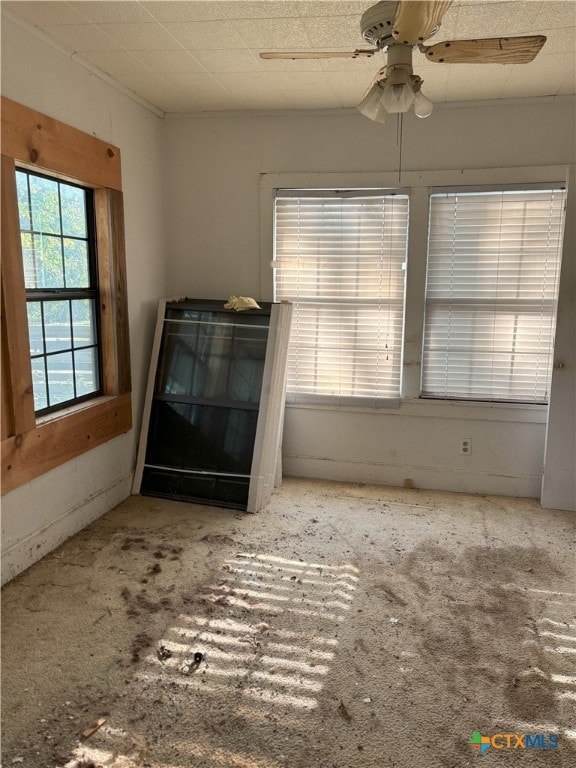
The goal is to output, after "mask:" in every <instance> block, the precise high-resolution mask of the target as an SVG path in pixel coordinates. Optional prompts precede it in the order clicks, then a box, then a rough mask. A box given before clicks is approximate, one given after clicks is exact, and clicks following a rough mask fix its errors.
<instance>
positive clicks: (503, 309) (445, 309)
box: [422, 189, 566, 403]
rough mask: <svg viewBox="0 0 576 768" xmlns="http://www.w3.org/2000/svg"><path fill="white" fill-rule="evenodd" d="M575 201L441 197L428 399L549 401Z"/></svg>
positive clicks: (436, 214)
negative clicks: (568, 209) (568, 223)
mask: <svg viewBox="0 0 576 768" xmlns="http://www.w3.org/2000/svg"><path fill="white" fill-rule="evenodd" d="M565 195H566V193H565V190H563V189H536V190H524V191H498V192H455V193H452V192H450V193H448V194H433V195H432V196H431V198H430V229H429V239H428V267H427V285H426V316H425V317H426V319H425V327H424V350H423V361H422V363H423V375H422V395H423V396H432V397H446V398H459V399H460V398H461V399H472V400H494V401H512V402H527V403H543V402H546V401H547V399H548V392H549V386H550V378H551V373H552V353H553V345H554V329H555V321H556V300H557V293H558V277H559V271H560V259H561V251H562V234H563V224H564V207H565Z"/></svg>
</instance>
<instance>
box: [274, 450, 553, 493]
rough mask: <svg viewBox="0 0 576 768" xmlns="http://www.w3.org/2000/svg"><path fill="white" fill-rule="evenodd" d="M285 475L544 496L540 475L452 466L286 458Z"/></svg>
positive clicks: (427, 488) (455, 490) (461, 490)
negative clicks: (541, 494)
mask: <svg viewBox="0 0 576 768" xmlns="http://www.w3.org/2000/svg"><path fill="white" fill-rule="evenodd" d="M283 472H284V474H285V475H290V476H292V477H309V478H316V479H318V480H340V481H343V482H347V483H374V484H375V485H387V486H391V487H402V486H404V485H405V483H406V482H407V481H409V487H414V488H421V489H423V490H424V489H425V490H430V491H454V492H456V493H482V494H489V495H495V496H515V497H519V498H532V499H534V498H536V499H537V498H539V497H540V485H541V482H542V478H541V476H540V475H512V474H497V473H495V472H488V471H482V470H470V471H466V470H462V469H455V468H450V467H424V466H415V465H410V466H400V465H386V464H377V463H373V464H372V463H368V462H356V461H350V462H348V461H339V460H332V459H325V458H316V457H305V458H304V457H298V456H284V459H283Z"/></svg>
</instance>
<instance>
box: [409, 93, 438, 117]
mask: <svg viewBox="0 0 576 768" xmlns="http://www.w3.org/2000/svg"><path fill="white" fill-rule="evenodd" d="M433 109H434V104H433V103H432V102H431V101H430V99H429V98H428V96H425V95H424V94H423V93H422V91H418V92H417V93H416V97H415V99H414V114H415V115H416V116H417V117H430V115H431V114H432V110H433Z"/></svg>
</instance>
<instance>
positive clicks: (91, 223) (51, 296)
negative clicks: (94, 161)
mask: <svg viewBox="0 0 576 768" xmlns="http://www.w3.org/2000/svg"><path fill="white" fill-rule="evenodd" d="M15 170H16V173H18V172H20V173H24V174H26V176H27V188H28V199H29V200H30V201H31V190H30V176H34V177H36V178H41V179H47V180H48V181H54V182H56V183H57V184H61V183H65V182H63V181H62V179H58V178H56V177H55V176H50V175H48V174H46V173H38V172H37V171H33V170H32V169H30V168H23V167H21V166H20V165H18V164H16V169H15ZM67 184H68V185H69V186H73V187H75V188H76V189H79V190H81V191H82V193H83V194H84V215H85V224H86V237H85V238H83V239H84V240H85V242H86V249H87V257H88V280H89V285H88V286H86V287H82V288H75V287H67V286H64V285H62V286H58V287H42V288H37V287H36V288H30V287H26V284H25V285H24V288H25V291H26V304H27V306H28V305H29V304H32V303H38V304H39V305H40V306H41V309H40V312H41V316H42V318H43V319H42V328H43V340H44V342H45V340H46V339H45V335H44V329H45V326H44V312H45V307H46V305H47V303H49V302H51V301H74V300H82V299H85V300H89V301H92V302H93V303H94V312H93V330H94V335H95V341H94V343H93V344H91V345H90V347H92V348H95V352H96V355H95V358H96V375H97V382H98V386H97V387H96V389H94V390H92V391H91V392H89V393H88V394H85V395H78V394H76V395H75V396H74V397H71V398H69V399H67V400H64V401H61V402H58V403H55V404H53V405H46V406H45V407H43V408H37V409H36V417H41V416H45V415H47V414H50V413H57V412H58V411H63V410H65V409H67V408H70V407H74V406H75V405H78V404H80V403H82V402H86V401H88V400H92V399H94V398H95V397H98V396H99V395H101V394H102V345H101V344H100V335H101V334H100V312H99V305H100V298H99V297H100V290H99V284H98V248H97V239H96V238H97V235H96V225H95V213H94V190H93V189H92V188H91V187H86V186H83V185H80V184H76V183H75V184H71V183H70V182H68V183H67ZM59 216H60V225H62V210H60V211H59ZM20 231H21V233H22V234H28V233H29V231H28V230H23V229H22V227H20ZM36 232H37V230H30V234H31V235H32V236H33V237H34V235H35V234H36ZM59 238H60V239H61V240H64V239H66V235H64V234H63V233H62V234H60V235H59ZM23 261H24V259H23ZM25 283H26V277H25ZM28 331H29V332H30V326H28ZM72 331H73V328H72V318H71V316H70V333H71V339H70V344H71V346H70V349H66V350H63V351H66V352H72V351H73V350H74V351H77V349H78V347H77V346H76V344H75V343H74V344H72V335H73V334H72ZM58 353H59V351H56V352H48V351H47V350H46V349H44V351H43V352H41V353H38V354H32V350H30V358H31V360H35V359H36V360H37V359H43V361H44V369H45V372H46V384H47V388H46V397H47V400H49V399H50V393H49V389H50V388H49V376H48V372H47V358H49V357H52V356H53V355H54V354H58ZM72 370H73V375H74V392H76V362H75V360H73V362H72Z"/></svg>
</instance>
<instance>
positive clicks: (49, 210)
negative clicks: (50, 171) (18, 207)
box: [29, 174, 60, 234]
mask: <svg viewBox="0 0 576 768" xmlns="http://www.w3.org/2000/svg"><path fill="white" fill-rule="evenodd" d="M29 178H30V200H31V203H32V229H33V230H34V231H35V232H50V233H52V234H60V204H59V199H58V182H57V181H52V179H44V178H42V177H41V176H34V175H33V174H30V176H29Z"/></svg>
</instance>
